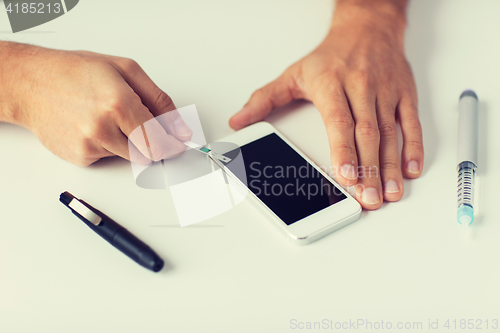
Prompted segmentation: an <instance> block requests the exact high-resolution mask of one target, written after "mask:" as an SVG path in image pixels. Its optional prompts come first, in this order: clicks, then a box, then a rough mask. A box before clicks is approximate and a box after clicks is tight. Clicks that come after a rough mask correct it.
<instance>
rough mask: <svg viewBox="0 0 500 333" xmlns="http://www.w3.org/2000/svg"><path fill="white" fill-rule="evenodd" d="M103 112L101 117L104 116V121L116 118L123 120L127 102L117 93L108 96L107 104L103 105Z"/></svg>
mask: <svg viewBox="0 0 500 333" xmlns="http://www.w3.org/2000/svg"><path fill="white" fill-rule="evenodd" d="M102 110H103V113H102V114H101V117H102V118H104V119H102V121H106V120H109V118H111V119H116V120H118V121H120V120H123V118H124V117H125V114H126V110H127V103H126V102H125V99H124V98H123V97H122V96H120V95H119V94H115V95H113V96H111V97H110V98H108V100H107V102H106V104H105V105H104V106H103V107H102Z"/></svg>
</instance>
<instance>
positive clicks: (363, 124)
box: [356, 121, 380, 140]
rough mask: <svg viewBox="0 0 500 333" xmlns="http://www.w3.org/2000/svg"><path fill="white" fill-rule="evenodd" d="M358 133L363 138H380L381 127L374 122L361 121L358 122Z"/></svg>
mask: <svg viewBox="0 0 500 333" xmlns="http://www.w3.org/2000/svg"><path fill="white" fill-rule="evenodd" d="M356 135H357V136H360V137H361V138H367V139H371V140H373V139H378V138H380V133H379V129H378V127H377V126H376V124H375V123H374V122H371V121H360V122H358V123H356Z"/></svg>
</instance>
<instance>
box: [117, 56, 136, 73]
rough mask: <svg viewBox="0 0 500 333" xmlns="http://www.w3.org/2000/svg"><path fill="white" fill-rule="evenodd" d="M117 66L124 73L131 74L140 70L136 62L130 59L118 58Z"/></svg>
mask: <svg viewBox="0 0 500 333" xmlns="http://www.w3.org/2000/svg"><path fill="white" fill-rule="evenodd" d="M119 64H120V67H121V68H122V69H123V70H124V71H125V72H133V71H135V70H137V69H139V68H140V66H139V64H138V63H137V61H135V60H133V59H130V58H120V60H119Z"/></svg>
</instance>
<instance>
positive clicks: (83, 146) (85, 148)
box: [74, 140, 94, 161]
mask: <svg viewBox="0 0 500 333" xmlns="http://www.w3.org/2000/svg"><path fill="white" fill-rule="evenodd" d="M93 153H94V149H93V147H92V145H91V144H90V142H89V141H88V140H82V141H81V142H80V143H79V144H78V145H77V146H76V147H75V148H74V154H75V155H76V156H77V157H78V159H80V160H82V161H83V160H85V159H89V158H91V157H92V155H93Z"/></svg>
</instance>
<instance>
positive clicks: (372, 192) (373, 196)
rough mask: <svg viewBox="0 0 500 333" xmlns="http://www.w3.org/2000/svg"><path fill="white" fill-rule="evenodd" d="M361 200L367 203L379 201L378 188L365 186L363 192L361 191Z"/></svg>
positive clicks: (371, 203)
mask: <svg viewBox="0 0 500 333" xmlns="http://www.w3.org/2000/svg"><path fill="white" fill-rule="evenodd" d="M361 200H363V202H364V203H365V204H368V205H373V204H376V203H379V202H380V196H379V195H378V190H377V189H376V188H374V187H368V188H365V190H364V191H363V193H361Z"/></svg>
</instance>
